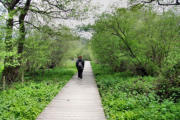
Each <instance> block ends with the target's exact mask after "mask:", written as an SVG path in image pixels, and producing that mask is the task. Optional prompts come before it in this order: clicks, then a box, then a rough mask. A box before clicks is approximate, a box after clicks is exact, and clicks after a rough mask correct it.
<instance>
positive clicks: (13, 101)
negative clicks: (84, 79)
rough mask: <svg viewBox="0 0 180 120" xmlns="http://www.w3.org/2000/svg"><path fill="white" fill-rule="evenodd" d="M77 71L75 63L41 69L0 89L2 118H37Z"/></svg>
mask: <svg viewBox="0 0 180 120" xmlns="http://www.w3.org/2000/svg"><path fill="white" fill-rule="evenodd" d="M75 72H76V69H75V67H74V66H73V65H69V66H66V67H57V68H55V69H50V70H45V71H44V73H43V72H42V71H41V72H38V73H36V75H35V77H34V78H32V77H31V76H29V75H28V76H26V81H27V82H24V84H22V83H21V82H19V83H14V84H13V85H11V86H9V87H8V88H7V89H6V90H4V91H0V120H35V119H36V118H37V116H38V115H39V114H40V113H41V112H42V110H43V109H44V108H45V107H46V106H47V104H48V103H49V102H50V101H51V100H52V99H53V98H54V97H55V96H56V94H57V93H58V92H59V91H60V89H61V88H62V87H63V86H64V85H65V84H66V83H67V82H68V81H69V80H70V79H71V77H72V76H73V75H74V74H75Z"/></svg>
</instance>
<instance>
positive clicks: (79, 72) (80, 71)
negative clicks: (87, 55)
mask: <svg viewBox="0 0 180 120" xmlns="http://www.w3.org/2000/svg"><path fill="white" fill-rule="evenodd" d="M82 73H83V69H78V78H81V79H82Z"/></svg>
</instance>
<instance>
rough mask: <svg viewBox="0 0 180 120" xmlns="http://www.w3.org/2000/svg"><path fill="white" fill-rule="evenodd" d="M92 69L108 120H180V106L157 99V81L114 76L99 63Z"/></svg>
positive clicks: (123, 75) (128, 74) (146, 78)
mask: <svg viewBox="0 0 180 120" xmlns="http://www.w3.org/2000/svg"><path fill="white" fill-rule="evenodd" d="M92 67H93V72H94V75H95V77H96V81H97V85H98V88H99V91H100V95H101V97H102V103H103V106H104V111H105V114H106V117H107V119H108V120H180V102H179V101H177V102H176V103H174V102H173V101H172V100H170V99H165V100H163V101H161V100H160V97H159V96H158V95H156V93H155V84H156V79H157V78H154V77H150V76H149V77H139V76H132V75H131V74H130V73H127V72H124V73H112V72H111V70H110V69H108V68H106V67H105V66H101V65H99V64H95V63H92Z"/></svg>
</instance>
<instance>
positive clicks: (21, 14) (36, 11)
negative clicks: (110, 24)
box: [0, 0, 89, 83]
mask: <svg viewBox="0 0 180 120" xmlns="http://www.w3.org/2000/svg"><path fill="white" fill-rule="evenodd" d="M0 3H2V5H3V6H4V8H6V10H7V11H8V18H7V20H6V36H5V49H6V53H7V54H6V56H5V60H4V70H3V75H2V76H5V78H6V81H7V82H8V83H11V82H13V81H15V80H16V78H17V77H18V73H19V68H20V66H21V54H22V53H23V49H24V42H25V36H26V29H25V25H26V24H29V25H31V26H32V27H34V28H37V29H39V27H38V26H36V25H34V23H32V22H31V21H27V17H30V16H31V17H34V16H36V17H37V18H39V19H40V21H44V20H43V17H46V18H49V19H53V18H54V19H69V18H75V17H76V18H77V17H80V13H82V12H85V11H87V10H88V9H87V8H86V7H87V6H88V3H89V0H86V1H84V0H83V1H82V0H40V1H32V0H8V1H7V0H0ZM80 5H82V6H83V7H84V8H82V7H81V6H80ZM83 15H84V14H83ZM17 17H18V20H17V21H15V20H16V19H17ZM15 23H17V24H15ZM44 23H45V22H44ZM15 25H18V29H19V35H18V36H19V37H18V40H17V45H16V44H15V43H16V42H15V41H14V40H13V39H14V38H13V37H12V36H13V32H14V31H15V30H13V27H14V26H15Z"/></svg>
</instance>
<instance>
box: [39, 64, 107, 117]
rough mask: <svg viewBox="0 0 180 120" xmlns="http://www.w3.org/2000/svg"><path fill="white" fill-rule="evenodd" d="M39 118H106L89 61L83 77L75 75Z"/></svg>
mask: <svg viewBox="0 0 180 120" xmlns="http://www.w3.org/2000/svg"><path fill="white" fill-rule="evenodd" d="M37 120H106V118H105V115H104V111H103V108H102V104H101V98H100V95H99V92H98V89H97V85H96V82H95V80H94V76H93V72H92V68H91V65H90V62H89V61H86V62H85V69H84V73H83V79H78V78H77V75H76V76H74V77H73V78H72V79H71V80H70V81H69V82H68V83H67V84H66V85H65V87H64V88H63V89H62V90H61V91H60V92H59V94H58V95H57V96H56V97H55V98H54V99H53V100H52V101H51V103H50V104H49V105H48V106H47V107H46V108H45V109H44V111H43V112H42V113H41V114H40V115H39V117H38V118H37Z"/></svg>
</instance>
